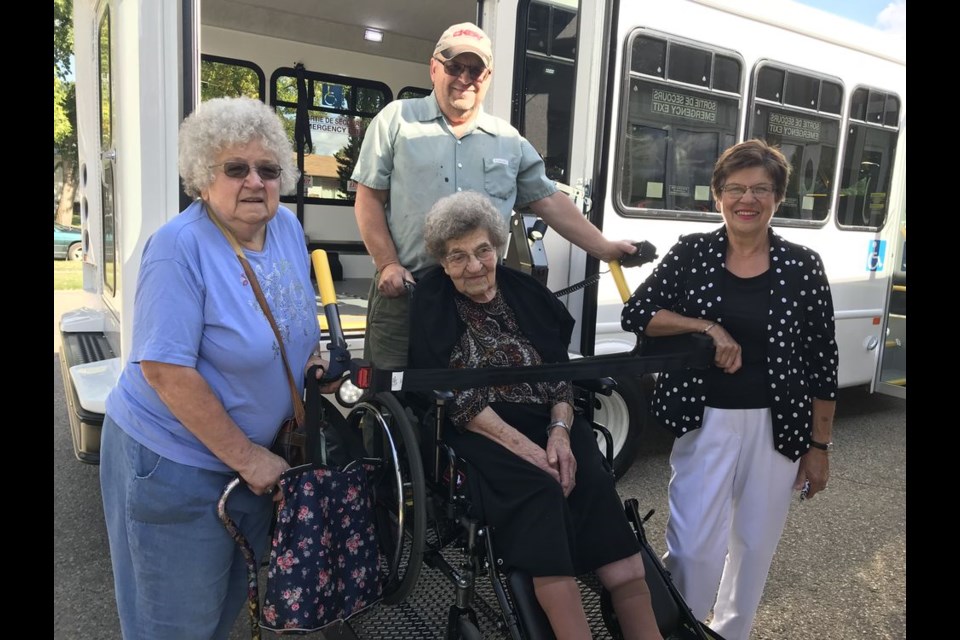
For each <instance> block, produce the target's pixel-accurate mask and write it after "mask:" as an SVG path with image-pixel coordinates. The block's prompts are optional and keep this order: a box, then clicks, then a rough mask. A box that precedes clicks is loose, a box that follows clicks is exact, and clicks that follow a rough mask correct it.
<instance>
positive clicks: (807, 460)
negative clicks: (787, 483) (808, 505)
mask: <svg viewBox="0 0 960 640" xmlns="http://www.w3.org/2000/svg"><path fill="white" fill-rule="evenodd" d="M829 476H830V454H829V453H827V452H826V451H823V450H822V449H816V448H814V447H810V449H809V450H808V451H807V452H806V453H805V454H804V455H803V456H802V457H801V458H800V468H799V469H798V470H797V481H796V482H795V483H794V484H793V488H794V489H795V490H797V491H800V490H801V489H802V488H803V483H804V482H806V481H807V480H809V481H810V488H809V489H808V490H807V495H806V499H807V500H809V499H810V498H812V497H813V496H815V495H817V494H818V493H820V492H821V491H823V490H824V489H826V488H827V479H828V478H829Z"/></svg>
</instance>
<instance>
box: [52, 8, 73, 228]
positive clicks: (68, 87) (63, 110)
mask: <svg viewBox="0 0 960 640" xmlns="http://www.w3.org/2000/svg"><path fill="white" fill-rule="evenodd" d="M72 57H73V0H53V170H54V180H55V181H56V171H57V169H60V175H61V183H60V188H59V194H58V197H57V208H56V212H55V214H54V216H55V220H56V221H57V222H59V223H61V224H67V225H69V224H72V222H73V201H74V197H75V195H76V191H77V171H76V167H77V133H76V132H77V108H76V86H75V83H74V82H73V81H71V80H69V78H70V67H71V58H72ZM54 184H56V182H55V183H54Z"/></svg>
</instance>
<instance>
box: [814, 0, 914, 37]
mask: <svg viewBox="0 0 960 640" xmlns="http://www.w3.org/2000/svg"><path fill="white" fill-rule="evenodd" d="M797 1H798V2H800V3H801V4H806V5H810V6H811V7H816V8H817V9H821V10H823V11H828V12H830V13H835V14H837V15H841V16H843V17H845V18H849V19H850V20H854V21H856V22H860V23H862V24H865V25H867V26H869V27H874V28H876V29H880V30H881V31H888V32H890V33H893V34H896V35H898V36H900V37H902V38H903V39H904V40H906V39H907V0H797Z"/></svg>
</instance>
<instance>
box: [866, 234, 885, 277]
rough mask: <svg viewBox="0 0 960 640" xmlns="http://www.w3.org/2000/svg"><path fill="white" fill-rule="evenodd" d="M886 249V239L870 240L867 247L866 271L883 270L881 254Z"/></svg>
mask: <svg viewBox="0 0 960 640" xmlns="http://www.w3.org/2000/svg"><path fill="white" fill-rule="evenodd" d="M886 250H887V241H886V240H871V241H870V244H869V246H868V247H867V271H883V255H884V253H886Z"/></svg>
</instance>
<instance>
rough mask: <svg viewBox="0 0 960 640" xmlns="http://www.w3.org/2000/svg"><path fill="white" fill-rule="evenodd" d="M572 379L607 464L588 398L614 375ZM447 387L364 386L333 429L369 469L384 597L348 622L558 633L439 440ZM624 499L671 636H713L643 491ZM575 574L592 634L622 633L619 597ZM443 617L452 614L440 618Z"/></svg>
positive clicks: (401, 629)
mask: <svg viewBox="0 0 960 640" xmlns="http://www.w3.org/2000/svg"><path fill="white" fill-rule="evenodd" d="M574 385H575V389H576V394H575V397H576V401H575V412H576V413H577V414H579V415H581V416H583V417H584V418H586V419H587V420H588V421H589V422H591V424H592V426H593V428H594V429H595V431H597V432H598V433H599V434H600V436H601V438H602V440H603V441H605V443H606V447H605V448H606V459H607V462H608V465H607V466H608V469H609V471H610V473H611V474H612V473H613V470H612V460H613V441H612V438H611V436H610V433H609V432H608V431H607V430H606V428H605V427H604V426H603V425H600V424H597V423H595V422H593V421H592V419H591V418H592V415H591V407H592V401H593V397H594V394H598V393H599V394H609V393H611V391H612V389H613V387H614V386H615V382H614V381H613V380H612V379H609V378H604V379H592V380H587V381H577V382H575V383H574ZM451 398H452V393H450V392H445V391H433V392H430V393H426V392H420V393H417V392H391V391H379V392H372V393H368V394H367V395H366V396H365V397H363V398H361V400H360V401H359V402H358V403H357V404H356V405H355V406H354V407H353V408H352V409H351V411H350V412H349V414H348V415H347V417H346V420H345V421H344V422H343V423H342V424H340V425H339V429H340V430H341V433H339V434H335V435H334V436H333V437H334V439H335V440H339V441H341V442H343V443H344V445H345V446H346V447H347V448H348V449H349V450H350V451H351V453H352V455H359V456H361V457H363V459H364V461H365V462H366V463H368V464H370V466H371V467H372V468H373V469H374V471H373V472H372V475H371V476H370V479H371V485H372V489H373V496H374V509H375V517H376V522H377V531H378V542H379V545H380V553H381V561H380V568H381V578H382V584H383V600H382V604H383V606H381V607H377V608H374V609H373V610H372V611H369V612H365V613H361V614H358V615H357V616H355V617H354V618H351V619H350V620H349V621H348V622H347V623H346V624H347V625H348V626H349V627H350V629H351V631H353V633H354V634H355V635H356V636H357V637H361V638H391V637H397V638H437V639H438V640H439V639H447V640H460V639H462V640H475V639H479V638H510V639H512V640H522V639H528V640H539V639H541V638H543V639H550V638H554V634H553V632H552V630H551V627H550V624H549V622H548V620H547V617H546V615H545V613H544V612H543V610H542V609H541V608H540V606H539V603H538V602H537V600H536V597H535V595H534V590H533V581H532V579H531V577H530V576H528V575H526V574H524V573H523V572H521V571H510V572H507V571H504V570H503V567H502V561H501V560H500V559H499V558H498V555H497V550H496V532H495V531H494V530H492V528H491V527H489V526H487V525H486V524H485V523H484V522H483V521H482V520H480V519H478V518H477V517H475V516H474V515H473V512H472V510H471V499H470V491H469V488H468V485H469V483H468V481H467V478H468V474H469V469H467V463H466V462H465V461H464V460H463V459H461V458H460V457H459V456H457V454H456V452H455V451H454V450H453V449H452V447H450V446H449V445H448V444H447V443H446V442H445V440H444V430H445V429H446V428H448V425H447V422H446V415H445V409H446V406H447V404H448V403H449V401H450V400H451ZM328 441H329V438H328ZM624 508H625V510H626V513H627V518H628V521H629V522H630V523H631V526H632V527H633V529H634V531H635V533H636V535H637V537H638V540H639V541H640V543H641V549H642V552H641V555H642V556H643V559H644V564H645V569H646V575H647V582H648V585H649V587H650V590H651V597H652V600H653V606H654V611H655V614H656V617H657V622H658V626H659V627H660V631H661V633H662V634H663V636H664V638H675V639H677V640H685V639H707V638H711V639H714V640H717V639H718V638H719V637H718V636H716V635H715V634H713V633H712V632H711V631H710V630H709V629H708V628H707V627H705V626H704V625H702V624H701V623H700V622H698V621H696V620H695V619H694V618H693V616H692V614H691V612H690V610H689V608H687V607H686V604H685V603H684V602H683V599H682V597H681V596H680V594H679V593H678V592H677V591H676V588H675V587H674V586H673V584H672V582H671V581H670V578H669V575H668V574H667V573H666V571H665V570H664V569H663V567H662V565H661V564H660V562H659V559H658V558H657V556H656V555H655V554H654V552H653V550H652V549H651V547H650V546H649V544H648V543H647V540H646V536H645V533H644V530H643V522H644V520H645V519H646V518H649V516H650V515H651V514H652V511H651V512H650V513H648V514H646V516H645V517H641V516H640V512H639V506H638V504H637V502H636V500H627V501H626V502H625V503H624ZM578 581H579V583H580V586H581V594H582V599H583V603H584V610H585V612H586V613H587V617H588V621H589V622H590V624H591V629H592V631H593V635H594V637H609V638H621V637H622V636H621V635H620V631H619V626H618V624H617V621H616V615H615V613H614V610H613V606H612V601H611V599H610V597H609V594H608V593H607V592H606V591H605V590H604V589H603V587H602V585H601V584H600V582H599V580H597V579H596V577H595V576H593V575H592V574H591V575H587V576H581V577H580V578H578ZM438 619H439V620H442V619H445V620H446V623H445V625H439V626H442V629H438V628H437V627H438V625H437V622H436V621H437V620H438ZM344 637H347V636H344ZM721 640H722V639H721Z"/></svg>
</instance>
